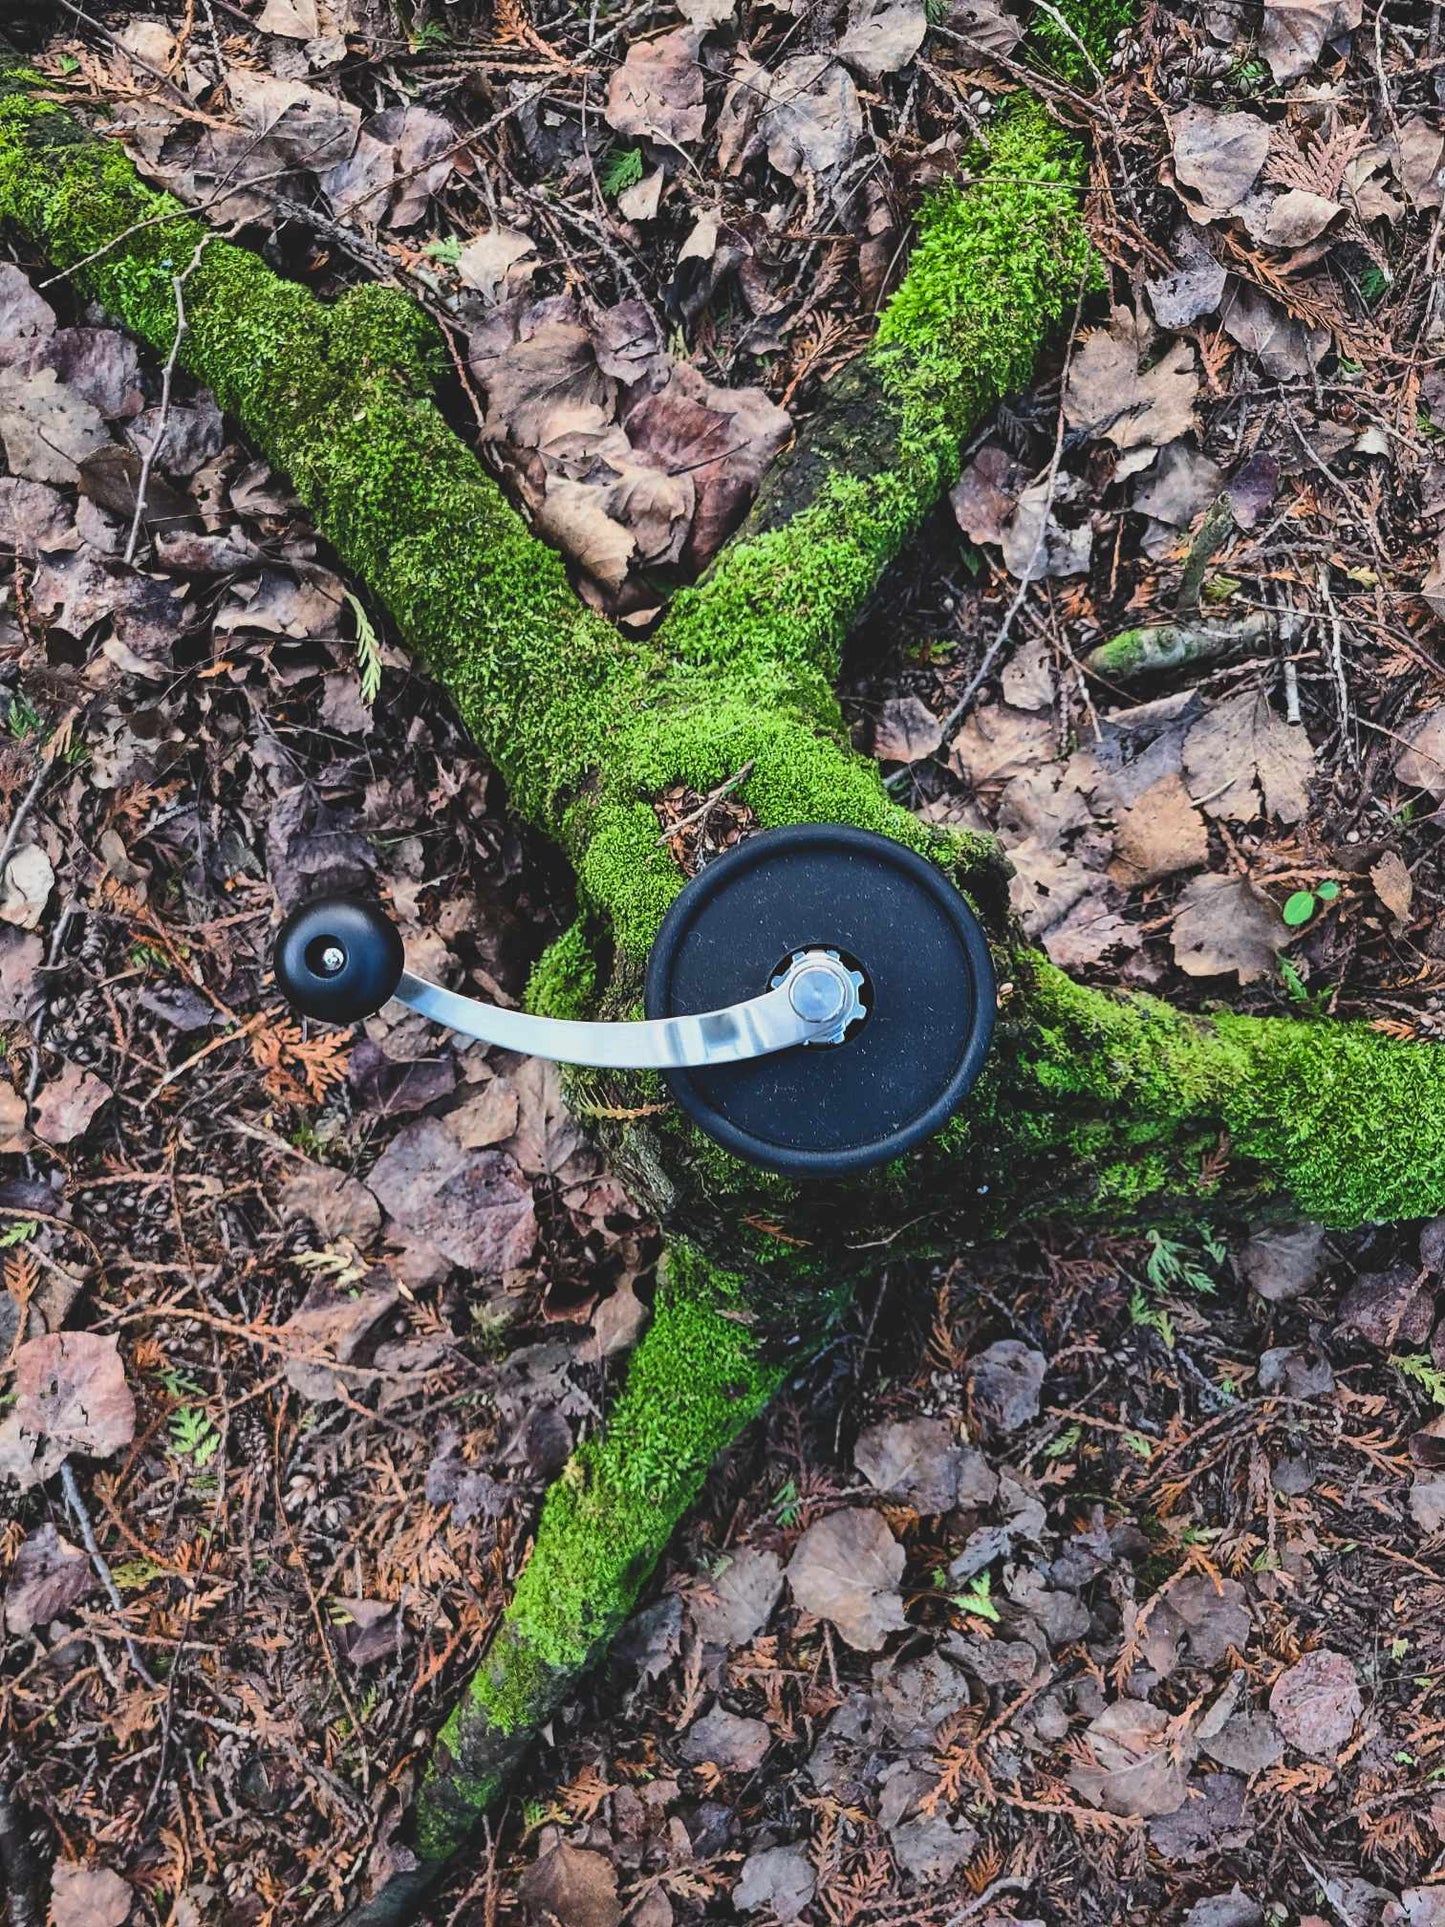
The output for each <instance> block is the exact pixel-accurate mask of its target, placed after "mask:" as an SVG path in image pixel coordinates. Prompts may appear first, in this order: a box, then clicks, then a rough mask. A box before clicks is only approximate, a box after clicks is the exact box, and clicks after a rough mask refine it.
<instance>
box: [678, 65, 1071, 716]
mask: <svg viewBox="0 0 1445 1927" xmlns="http://www.w3.org/2000/svg"><path fill="white" fill-rule="evenodd" d="M971 163H973V164H976V165H978V167H979V168H980V173H979V177H978V179H977V180H976V181H975V182H974V183H973V184H972V185H970V186H968V187H966V188H964V187H950V188H945V189H943V190H942V191H940V192H939V193H937V194H936V195H934V196H932V197H931V198H930V199H929V201H928V202H927V203H926V204H925V206H924V209H923V212H922V215H921V217H920V220H919V227H918V239H917V242H916V245H915V247H914V252H913V256H912V259H911V261H910V263H909V268H908V273H907V276H906V277H905V279H904V281H903V284H902V286H901V287H900V288H899V290H898V292H897V293H896V294H895V295H894V296H893V299H892V300H891V301H890V302H889V304H888V306H887V308H886V309H885V310H884V313H883V316H882V319H881V321H880V323H879V328H878V335H877V340H876V342H875V344H874V346H873V348H872V350H871V352H870V355H869V357H868V365H867V370H866V380H865V381H864V383H863V384H862V386H861V388H860V398H861V400H862V401H863V402H864V403H865V404H866V406H865V408H864V410H863V412H864V414H865V416H866V427H865V428H861V429H860V430H859V433H858V437H857V441H856V445H855V446H853V447H850V446H849V443H848V440H847V438H846V436H844V435H842V434H841V433H840V432H839V431H837V430H836V429H835V428H830V429H829V431H828V432H829V434H830V435H831V437H832V439H831V440H830V441H829V443H828V445H827V448H826V456H827V477H826V480H825V481H824V482H823V484H822V486H821V488H820V489H819V490H818V491H817V492H816V494H815V496H814V497H813V498H812V499H811V500H810V501H809V503H808V505H807V506H806V507H805V508H803V509H802V511H801V512H800V513H798V514H796V515H793V516H792V517H791V518H790V519H789V520H787V521H785V522H784V523H783V524H782V525H781V526H775V527H765V528H762V529H761V530H759V531H755V532H751V533H749V534H747V535H746V536H745V537H744V538H743V539H741V540H735V541H734V542H732V543H731V544H730V545H729V546H728V548H727V549H725V550H724V551H723V553H722V555H721V556H720V557H719V559H718V561H717V563H716V564H715V565H714V568H713V570H712V573H711V574H710V575H709V576H708V577H707V578H706V580H705V581H703V582H701V583H699V584H697V585H696V586H695V587H693V588H691V589H685V590H683V591H681V592H680V593H679V594H678V595H677V596H676V597H675V598H674V601H673V604H672V607H671V609H670V610H669V612H668V616H667V620H666V622H665V623H664V625H663V629H662V635H661V640H662V646H663V648H664V649H665V650H666V651H667V653H668V654H669V655H670V656H672V657H673V658H675V659H677V660H680V661H683V662H689V663H694V664H698V665H703V666H707V667H715V666H716V665H718V664H720V663H724V662H729V661H732V660H734V659H737V658H739V657H746V658H747V659H749V660H751V661H753V662H755V663H760V662H766V663H769V664H771V665H774V666H775V667H776V666H783V667H786V668H787V669H788V670H789V672H790V673H791V674H793V675H794V676H795V677H797V676H803V675H807V674H812V675H813V676H821V678H822V679H823V680H824V681H825V682H826V683H827V684H828V685H829V686H831V683H832V681H833V679H834V677H835V676H836V673H837V667H838V657H839V652H840V649H841V646H842V642H843V638H844V635H845V634H846V632H847V629H848V625H849V623H850V622H851V620H852V618H853V617H854V615H855V614H856V612H857V610H858V609H859V607H860V606H861V605H862V603H863V602H864V601H865V600H866V599H867V597H868V596H869V595H870V594H871V593H872V591H873V589H874V587H875V586H876V584H877V582H878V578H879V576H880V575H881V574H882V572H883V570H884V568H885V567H886V566H887V565H888V563H889V562H891V561H892V560H893V558H894V557H895V556H896V555H897V554H898V552H899V551H900V549H902V548H903V547H904V545H905V544H906V543H907V542H908V541H909V540H910V539H911V538H912V536H913V535H914V534H915V533H916V532H917V530H918V529H919V527H920V526H921V524H922V520H923V517H924V516H925V515H926V514H927V512H928V510H929V509H930V508H931V507H932V506H933V504H934V503H935V502H936V501H937V499H938V496H939V494H940V492H941V491H942V490H943V489H944V488H946V487H948V486H949V484H950V483H951V482H952V481H953V480H954V479H955V478H956V476H957V473H958V460H959V448H960V446H961V444H962V441H963V439H964V437H965V436H966V435H967V433H968V431H969V429H970V428H971V427H973V426H974V424H975V423H976V422H977V421H978V419H979V418H980V416H981V415H983V414H984V413H985V412H986V411H987V410H988V409H989V408H991V407H992V406H993V405H994V404H995V403H996V402H997V401H999V400H1000V399H1001V398H1002V397H1003V396H1005V395H1007V394H1010V393H1011V392H1013V390H1015V389H1016V388H1018V387H1020V386H1022V384H1023V383H1024V382H1025V381H1026V380H1027V379H1028V376H1029V372H1030V370H1031V369H1032V367H1033V363H1034V359H1035V357H1036V356H1037V354H1038V351H1039V348H1040V346H1041V344H1042V342H1043V340H1044V338H1045V336H1046V334H1047V333H1048V331H1049V329H1050V328H1052V327H1053V326H1054V325H1055V324H1056V323H1057V321H1058V320H1059V319H1060V317H1061V316H1062V315H1063V314H1064V312H1065V311H1066V309H1067V308H1068V305H1069V303H1070V302H1071V301H1072V299H1073V298H1074V296H1075V295H1076V293H1077V292H1078V289H1079V285H1080V281H1081V279H1082V277H1083V276H1084V274H1085V272H1086V268H1087V264H1088V262H1089V258H1090V256H1089V248H1088V243H1087V241H1086V238H1085V236H1084V231H1083V226H1082V222H1081V219H1080V214H1079V196H1078V190H1079V186H1080V183H1081V180H1082V177H1083V155H1082V151H1081V149H1080V148H1079V146H1078V143H1077V142H1076V141H1074V140H1073V139H1072V138H1071V137H1070V136H1069V135H1068V134H1067V133H1065V132H1064V130H1063V129H1062V128H1060V127H1059V126H1057V125H1056V124H1055V123H1054V122H1053V121H1052V120H1050V119H1049V117H1048V114H1047V113H1046V111H1045V110H1044V109H1043V108H1042V107H1040V106H1039V105H1038V104H1037V103H1036V102H1033V101H1030V100H1027V99H1020V100H1017V101H1014V102H1013V103H1011V104H1010V105H1009V106H1008V108H1007V109H1006V110H1005V111H1004V113H1003V114H1002V115H1001V116H1000V117H999V120H998V122H997V124H996V126H995V127H994V129H993V130H991V132H990V136H989V152H988V155H987V157H986V158H985V157H984V156H983V155H982V154H981V153H975V154H974V155H973V156H971ZM856 385H857V384H856V383H855V386H856ZM807 432H808V431H806V430H805V431H804V433H805V435H806V434H807Z"/></svg>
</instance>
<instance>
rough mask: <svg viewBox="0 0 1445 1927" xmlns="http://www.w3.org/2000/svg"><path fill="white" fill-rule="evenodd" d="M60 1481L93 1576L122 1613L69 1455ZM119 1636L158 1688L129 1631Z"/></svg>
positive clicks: (135, 1663)
mask: <svg viewBox="0 0 1445 1927" xmlns="http://www.w3.org/2000/svg"><path fill="white" fill-rule="evenodd" d="M60 1485H61V1489H62V1491H63V1492H64V1493H65V1503H66V1504H67V1505H68V1506H69V1507H70V1512H71V1516H72V1518H73V1519H74V1520H75V1523H76V1525H77V1526H79V1528H80V1536H81V1538H82V1539H83V1540H84V1541H85V1549H86V1551H87V1552H88V1553H89V1554H90V1563H91V1564H92V1565H93V1566H94V1567H95V1571H96V1576H97V1578H98V1579H99V1580H100V1583H101V1585H102V1586H104V1588H105V1596H106V1598H107V1599H108V1600H109V1601H110V1603H111V1605H112V1607H113V1608H114V1609H115V1611H116V1612H118V1613H123V1612H124V1611H125V1601H124V1600H123V1599H122V1598H121V1596H120V1588H119V1587H118V1586H117V1585H116V1583H115V1580H114V1579H113V1578H112V1577H111V1571H110V1567H109V1566H108V1565H107V1564H106V1562H105V1554H104V1553H103V1552H102V1551H101V1549H100V1547H99V1545H98V1544H97V1543H96V1538H95V1527H94V1526H93V1525H92V1524H91V1522H90V1514H89V1512H87V1511H86V1508H85V1501H84V1499H82V1498H81V1496H80V1487H79V1486H78V1485H77V1484H76V1482H75V1474H74V1472H72V1471H71V1469H70V1461H69V1459H63V1460H62V1461H61V1466H60ZM122 1637H123V1638H124V1640H125V1650H126V1652H127V1653H128V1654H129V1656H130V1663H131V1665H132V1666H134V1668H135V1670H136V1672H137V1674H138V1675H139V1676H140V1678H141V1679H143V1680H144V1681H145V1683H146V1685H147V1686H149V1687H151V1688H152V1690H153V1691H155V1692H159V1691H160V1682H159V1680H157V1679H156V1677H155V1675H154V1674H153V1673H152V1672H151V1670H150V1668H149V1667H148V1666H147V1665H146V1663H145V1661H144V1660H143V1659H142V1658H141V1655H140V1648H139V1647H138V1646H137V1645H136V1643H135V1641H134V1640H133V1639H132V1638H131V1636H130V1634H129V1633H124V1634H123V1635H122Z"/></svg>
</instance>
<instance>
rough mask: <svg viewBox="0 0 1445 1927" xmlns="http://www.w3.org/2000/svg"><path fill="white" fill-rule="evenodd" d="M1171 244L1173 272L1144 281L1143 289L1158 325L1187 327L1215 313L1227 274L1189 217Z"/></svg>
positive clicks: (1177, 231)
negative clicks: (1173, 262)
mask: <svg viewBox="0 0 1445 1927" xmlns="http://www.w3.org/2000/svg"><path fill="white" fill-rule="evenodd" d="M1173 248H1174V259H1175V261H1176V262H1177V263H1178V266H1177V267H1176V268H1175V270H1174V272H1173V273H1172V274H1165V275H1161V276H1160V277H1159V278H1158V279H1157V280H1155V281H1146V282H1145V283H1144V289H1145V292H1146V293H1147V295H1148V296H1149V305H1150V307H1151V308H1152V309H1153V310H1154V319H1155V320H1156V321H1157V322H1158V323H1159V326H1160V327H1161V328H1187V327H1189V326H1190V325H1191V324H1192V323H1193V322H1196V321H1198V320H1199V319H1200V318H1201V316H1203V315H1207V314H1213V313H1214V311H1215V309H1216V308H1217V307H1218V306H1219V303H1220V299H1221V297H1222V296H1223V294H1224V288H1225V283H1226V282H1227V281H1228V279H1229V277H1228V275H1227V274H1226V273H1225V271H1224V269H1223V268H1222V267H1221V266H1220V265H1219V263H1218V262H1217V261H1216V260H1215V258H1214V256H1213V255H1212V254H1211V253H1210V251H1209V244H1208V242H1207V241H1206V240H1205V239H1204V235H1203V232H1202V231H1201V230H1200V229H1199V228H1197V227H1196V226H1195V225H1194V223H1193V222H1192V221H1185V222H1184V223H1183V224H1182V226H1180V227H1179V228H1178V229H1177V230H1176V232H1175V235H1174V243H1173Z"/></svg>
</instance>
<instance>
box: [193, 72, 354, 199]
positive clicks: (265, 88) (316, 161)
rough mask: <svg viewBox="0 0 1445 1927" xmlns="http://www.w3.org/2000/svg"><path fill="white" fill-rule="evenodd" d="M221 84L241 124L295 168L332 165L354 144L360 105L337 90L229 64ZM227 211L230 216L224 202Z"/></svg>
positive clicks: (314, 170)
mask: <svg viewBox="0 0 1445 1927" xmlns="http://www.w3.org/2000/svg"><path fill="white" fill-rule="evenodd" d="M226 86H227V89H228V91H229V93H230V96H231V100H232V103H233V104H234V106H235V109H236V116H237V119H238V120H239V121H240V122H241V125H242V126H243V127H244V128H246V129H247V131H248V133H250V134H251V135H253V136H257V137H259V138H261V139H263V140H264V141H265V142H266V144H267V146H268V147H270V148H271V149H272V150H273V151H274V153H275V154H276V155H278V156H279V157H280V158H281V159H282V160H284V161H289V162H291V163H292V165H294V166H296V167H304V168H309V169H310V170H312V171H313V172H320V171H321V170H323V169H325V168H331V167H336V166H338V165H339V164H340V163H341V162H342V161H345V160H346V159H348V158H349V156H350V155H351V152H352V150H353V149H354V148H355V146H356V140H357V136H358V135H359V134H360V132H361V109H360V108H359V107H356V106H353V104H352V103H351V102H350V101H349V100H343V99H342V98H341V97H340V95H338V94H329V93H323V92H322V91H321V89H320V88H317V87H308V86H306V84H305V83H304V82H303V81H299V80H281V79H279V78H278V77H277V76H276V75H275V74H263V73H257V72H256V71H255V70H254V69H252V68H249V67H239V66H235V65H232V66H230V67H228V68H227V70H226ZM248 145H250V146H252V147H253V148H254V145H255V143H254V141H253V142H250V143H248ZM243 151H244V150H243ZM227 214H228V217H229V218H234V214H233V213H232V211H231V209H230V206H229V204H228V207H227Z"/></svg>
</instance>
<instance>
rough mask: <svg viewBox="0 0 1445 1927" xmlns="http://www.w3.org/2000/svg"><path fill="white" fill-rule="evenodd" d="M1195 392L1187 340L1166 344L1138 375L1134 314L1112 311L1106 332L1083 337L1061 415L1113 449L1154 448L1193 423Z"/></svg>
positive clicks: (1191, 352) (1196, 384)
mask: <svg viewBox="0 0 1445 1927" xmlns="http://www.w3.org/2000/svg"><path fill="white" fill-rule="evenodd" d="M1198 394H1199V376H1198V373H1197V371H1196V369H1195V364H1194V349H1193V347H1192V346H1191V345H1190V343H1189V342H1187V341H1174V342H1171V343H1170V345H1169V346H1168V347H1167V348H1166V349H1165V351H1164V354H1163V355H1162V356H1161V357H1160V359H1159V360H1158V361H1157V362H1155V363H1154V365H1153V366H1152V367H1150V368H1147V369H1145V370H1144V371H1143V372H1142V373H1141V372H1140V369H1139V345H1138V340H1137V335H1136V332H1135V321H1134V317H1133V316H1132V315H1130V314H1128V313H1127V311H1125V310H1116V311H1115V319H1114V323H1113V325H1112V326H1111V327H1110V328H1109V329H1108V330H1107V331H1106V330H1104V329H1095V330H1094V331H1093V332H1092V333H1091V334H1088V335H1086V336H1085V337H1084V340H1083V344H1082V346H1081V347H1080V349H1079V352H1078V353H1077V354H1076V355H1075V357H1074V364H1073V367H1072V368H1071V369H1070V371H1069V382H1068V387H1067V389H1066V390H1065V394H1064V414H1065V417H1066V418H1067V420H1068V422H1069V425H1070V426H1071V427H1073V428H1079V429H1083V430H1084V431H1085V432H1086V433H1087V434H1090V435H1095V436H1105V437H1107V438H1108V440H1109V441H1111V442H1113V444H1114V446H1115V447H1116V448H1123V449H1130V448H1144V447H1149V446H1159V445H1160V444H1162V443H1164V442H1172V441H1174V440H1176V439H1177V438H1178V437H1179V436H1180V435H1186V434H1188V433H1189V431H1190V430H1191V429H1192V428H1193V427H1194V404H1195V401H1196V399H1197V398H1198Z"/></svg>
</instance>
